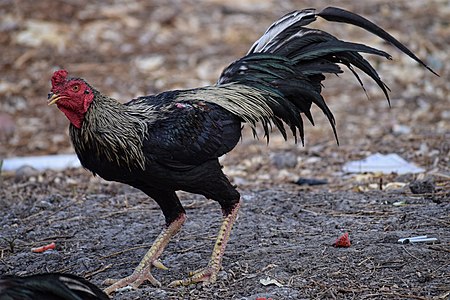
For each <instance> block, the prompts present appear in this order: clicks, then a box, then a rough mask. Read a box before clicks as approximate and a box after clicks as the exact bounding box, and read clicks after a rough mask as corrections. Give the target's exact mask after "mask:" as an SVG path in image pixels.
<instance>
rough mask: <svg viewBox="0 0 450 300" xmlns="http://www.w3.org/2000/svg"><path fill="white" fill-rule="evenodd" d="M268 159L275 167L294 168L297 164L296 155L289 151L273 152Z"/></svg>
mask: <svg viewBox="0 0 450 300" xmlns="http://www.w3.org/2000/svg"><path fill="white" fill-rule="evenodd" d="M270 160H271V161H272V164H273V165H274V166H275V167H276V168H277V169H288V168H295V166H296V165H297V156H296V155H295V154H294V153H291V152H281V153H274V154H272V155H271V156H270Z"/></svg>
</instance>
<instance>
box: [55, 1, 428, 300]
mask: <svg viewBox="0 0 450 300" xmlns="http://www.w3.org/2000/svg"><path fill="white" fill-rule="evenodd" d="M317 17H321V18H323V19H325V20H328V21H333V22H343V23H348V24H352V25H356V26H359V27H362V28H363V29H366V30H367V31H369V32H371V33H373V34H375V35H377V36H378V37H380V38H382V39H384V40H385V41H387V42H389V43H391V44H392V45H394V46H396V47H397V48H398V49H400V50H401V51H402V52H404V53H405V54H407V55H408V56H410V57H411V58H412V59H414V60H415V61H417V62H418V63H419V64H420V65H422V66H423V67H425V68H427V69H428V70H430V71H431V72H433V73H434V71H433V70H431V69H430V68H429V67H428V66H427V65H426V64H425V63H424V62H423V61H421V60H420V59H419V58H418V57H417V56H416V55H414V54H413V53H412V52H411V51H410V50H409V49H408V48H407V47H405V46H404V45H403V44H402V43H400V42H399V41H397V40H396V39H395V38H394V37H392V36H391V35H390V34H389V33H387V32H386V31H384V30H383V29H382V28H380V27H378V26H377V25H375V24H373V23H372V22H370V21H369V20H367V19H365V18H363V17H361V16H359V15H357V14H354V13H351V12H349V11H346V10H343V9H340V8H335V7H328V8H325V9H324V10H322V11H320V12H316V10H315V9H305V10H302V11H294V12H292V13H289V14H287V15H285V16H284V17H282V18H281V19H279V20H278V21H276V22H275V23H274V24H272V25H271V26H270V27H269V28H268V29H267V31H266V32H265V33H264V35H263V36H262V37H261V38H260V39H259V40H258V41H256V42H255V43H254V44H253V46H252V47H251V48H250V50H249V51H248V53H247V54H246V55H245V56H244V57H242V58H240V59H238V60H236V61H235V62H233V63H232V64H231V65H230V66H228V67H227V68H226V69H225V70H224V71H223V72H222V74H221V76H220V78H219V80H218V82H217V83H216V84H215V85H212V86H206V87H202V88H195V89H190V90H173V91H168V92H163V93H160V94H158V95H150V96H142V97H137V98H135V99H133V100H131V101H129V102H127V103H124V104H122V103H121V102H119V101H117V100H115V99H113V98H111V97H108V96H106V95H103V94H102V93H100V92H99V91H98V90H96V89H95V88H94V87H93V86H92V85H90V84H89V83H87V82H86V81H85V80H83V79H81V78H72V77H69V76H68V72H67V71H65V70H58V71H56V72H55V73H54V74H53V77H52V78H51V83H52V89H51V93H50V94H49V97H48V98H49V101H48V104H49V105H51V104H56V106H57V107H58V109H59V110H61V111H62V112H63V113H64V114H65V115H66V117H67V118H68V119H69V121H70V138H71V140H72V143H73V146H74V148H75V152H76V153H77V155H78V158H79V159H80V162H81V164H82V165H83V166H84V167H85V168H87V169H88V170H90V171H91V172H92V173H93V174H94V175H95V174H98V175H99V176H101V177H103V178H104V179H106V180H110V181H117V182H121V183H125V184H128V185H131V186H133V187H135V188H137V189H140V190H141V191H143V192H144V193H145V194H147V195H148V196H150V197H151V198H153V199H154V200H155V201H156V202H157V204H158V205H159V207H160V208H161V210H162V213H163V214H164V217H165V222H166V225H165V226H164V228H163V230H162V232H161V233H160V234H159V235H158V237H157V238H156V240H155V241H154V243H153V244H152V246H151V248H150V250H148V252H147V253H146V254H145V256H144V257H143V259H142V261H141V262H140V263H139V265H138V266H137V268H136V269H135V271H134V272H133V273H132V274H131V275H129V276H128V277H125V278H123V279H120V280H118V281H112V280H110V281H109V282H110V283H112V285H111V286H109V287H108V288H106V290H105V292H106V293H107V294H110V293H112V292H114V291H116V290H117V289H119V288H122V287H125V286H128V285H131V286H132V287H134V288H137V287H139V286H140V285H141V284H142V283H143V282H144V281H149V282H150V283H152V284H153V285H155V286H160V285H161V284H160V282H159V281H158V280H157V279H156V278H154V277H153V276H152V274H151V269H152V268H153V267H157V268H162V269H166V267H165V266H164V265H163V264H162V263H161V261H160V260H159V258H160V256H161V254H162V252H163V250H164V248H165V247H166V246H167V244H168V243H169V240H170V239H171V237H173V236H174V235H175V234H176V233H177V232H178V231H179V230H180V228H181V226H182V225H183V223H184V222H185V219H186V215H185V210H184V209H183V206H182V205H181V203H180V200H179V199H178V197H177V195H176V193H175V192H176V191H178V190H183V191H187V192H190V193H195V194H201V195H203V196H205V197H207V198H210V199H213V200H215V201H217V202H218V203H219V204H220V206H221V208H222V212H223V216H224V219H223V222H222V225H221V227H220V230H219V234H218V237H217V240H216V242H215V245H214V248H213V252H212V256H211V259H210V261H209V263H208V264H207V266H206V267H204V268H203V269H200V270H198V271H196V272H192V273H191V274H190V277H188V278H185V279H181V280H176V281H173V282H172V283H170V286H178V285H189V284H193V283H199V282H203V283H204V284H208V283H212V282H214V281H215V280H216V275H217V273H218V272H219V270H220V268H221V264H222V257H223V254H224V251H225V247H226V245H227V241H228V239H229V236H230V232H231V229H232V226H233V223H234V222H235V220H236V217H237V214H238V210H239V207H240V206H241V201H240V194H239V192H238V191H237V190H236V188H235V187H234V186H233V185H232V184H231V183H230V181H229V180H228V178H227V177H226V176H225V175H224V173H223V172H222V170H221V165H220V164H219V161H218V158H219V157H220V156H222V155H224V154H225V153H227V152H229V151H231V150H232V149H233V148H234V147H235V146H236V144H237V143H238V141H239V139H240V137H241V129H242V128H241V124H242V123H247V124H249V126H250V127H251V128H252V130H253V133H254V134H256V127H257V124H261V125H262V128H263V130H264V133H265V135H266V136H267V139H268V138H269V134H270V129H271V127H272V125H275V126H276V127H277V128H278V129H279V131H280V132H281V134H282V135H283V136H284V138H285V139H286V138H287V135H288V132H289V131H290V132H291V133H292V135H293V137H294V139H295V141H297V139H298V138H300V140H301V141H302V143H303V140H304V130H303V116H305V117H306V118H307V119H308V120H309V121H310V122H311V123H312V124H314V122H313V117H312V115H311V112H310V108H311V105H312V104H313V103H314V104H315V105H317V106H318V107H319V108H320V109H321V110H322V111H323V113H324V114H325V115H326V117H327V118H328V120H329V122H330V124H331V127H332V129H333V132H334V135H335V137H336V139H337V135H336V128H335V120H334V117H333V114H332V112H331V111H330V109H329V108H328V106H327V104H326V102H325V101H324V99H323V97H322V96H321V91H322V81H323V80H324V79H325V76H324V74H327V73H331V74H339V73H342V72H343V71H342V69H341V67H340V65H343V66H345V67H347V68H348V69H349V70H350V71H351V72H352V73H353V74H354V75H355V76H356V79H357V80H358V81H359V83H360V84H361V85H362V81H361V80H360V78H359V77H358V74H357V72H356V69H359V70H361V71H362V72H364V73H365V74H367V75H368V76H369V77H370V78H372V79H373V80H374V81H375V82H376V83H377V84H378V86H379V87H380V88H381V90H382V91H383V93H384V94H385V96H386V99H387V100H388V101H389V96H388V90H389V89H388V87H387V86H386V84H385V83H384V82H383V81H382V80H381V79H380V77H379V75H378V73H377V72H376V70H375V69H374V68H373V67H372V65H371V64H370V63H369V62H368V61H367V60H366V59H365V58H363V56H362V55H361V53H367V54H373V55H378V56H382V57H385V58H387V59H391V56H390V55H389V54H388V53H386V52H384V51H382V50H378V49H375V48H372V47H369V46H366V45H363V44H359V43H352V42H347V41H342V40H339V39H338V38H336V37H334V36H333V35H331V34H329V33H326V32H324V31H321V30H318V29H312V28H308V27H305V26H306V25H308V24H310V23H312V22H313V21H315V20H316V19H317ZM435 74H436V73H435ZM285 125H287V127H288V129H286V128H285Z"/></svg>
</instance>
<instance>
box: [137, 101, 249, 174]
mask: <svg viewBox="0 0 450 300" xmlns="http://www.w3.org/2000/svg"><path fill="white" fill-rule="evenodd" d="M161 114H163V115H164V116H162V117H161V118H159V120H158V121H157V122H155V123H153V124H151V126H150V128H149V130H148V135H147V137H146V139H145V140H144V153H145V156H146V158H147V160H148V161H150V162H156V163H158V164H161V165H164V166H166V167H169V168H171V169H175V170H180V171H182V170H188V169H191V168H193V167H195V166H198V165H200V164H202V163H204V162H205V161H208V160H211V159H217V158H218V157H220V156H222V155H223V154H225V153H227V152H228V151H230V150H231V149H233V148H234V146H235V145H236V144H237V142H238V141H239V138H240V136H241V120H240V119H239V118H238V117H236V116H235V115H233V114H232V113H230V112H228V111H227V110H225V109H223V108H222V107H220V106H218V105H216V104H213V103H208V102H205V101H201V100H187V99H183V100H182V101H176V99H175V100H174V101H171V102H170V103H169V104H167V103H166V104H165V105H164V109H161Z"/></svg>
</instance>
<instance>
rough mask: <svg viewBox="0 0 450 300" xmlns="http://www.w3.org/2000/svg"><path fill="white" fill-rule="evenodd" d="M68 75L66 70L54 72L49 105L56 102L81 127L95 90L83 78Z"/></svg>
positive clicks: (75, 124) (74, 123) (76, 125)
mask: <svg viewBox="0 0 450 300" xmlns="http://www.w3.org/2000/svg"><path fill="white" fill-rule="evenodd" d="M67 75H68V73H67V71H66V70H58V71H56V72H55V73H53V76H52V89H51V93H49V94H48V105H52V104H56V106H57V107H58V108H59V110H61V111H62V112H63V113H64V114H65V115H66V117H67V118H68V119H69V121H70V122H71V123H72V124H73V125H74V126H75V127H77V128H81V124H82V122H83V119H84V115H85V114H86V112H87V111H88V109H89V105H90V104H91V103H92V101H93V100H94V92H93V89H92V88H91V87H90V86H89V85H88V84H87V83H86V81H84V80H83V79H81V78H70V77H68V76H67Z"/></svg>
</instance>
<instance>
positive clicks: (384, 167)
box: [342, 153, 425, 174]
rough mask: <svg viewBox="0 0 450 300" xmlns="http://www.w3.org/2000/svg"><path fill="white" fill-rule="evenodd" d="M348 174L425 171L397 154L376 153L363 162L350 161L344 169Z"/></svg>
mask: <svg viewBox="0 0 450 300" xmlns="http://www.w3.org/2000/svg"><path fill="white" fill-rule="evenodd" d="M342 169H343V170H344V172H347V173H366V172H374V173H375V172H381V173H384V174H390V173H397V174H406V173H422V172H425V169H422V168H420V167H417V166H416V165H414V164H412V163H409V162H407V161H406V160H404V159H403V158H401V157H400V156H398V155H397V154H395V153H390V154H387V155H384V154H381V153H376V154H373V155H370V156H368V157H367V158H365V159H363V160H356V161H350V162H347V163H345V164H344V166H343V167H342Z"/></svg>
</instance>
